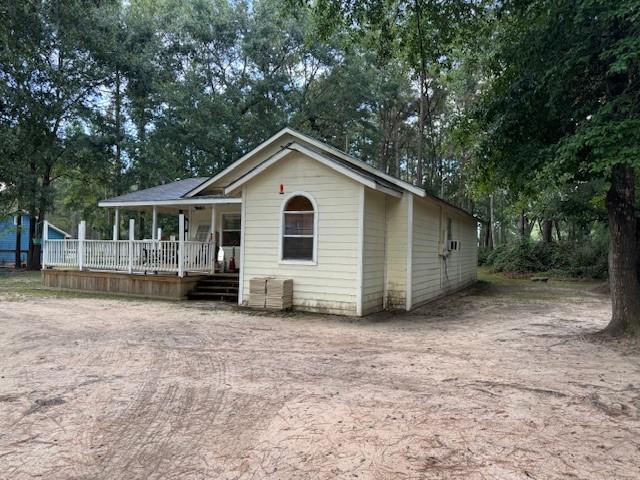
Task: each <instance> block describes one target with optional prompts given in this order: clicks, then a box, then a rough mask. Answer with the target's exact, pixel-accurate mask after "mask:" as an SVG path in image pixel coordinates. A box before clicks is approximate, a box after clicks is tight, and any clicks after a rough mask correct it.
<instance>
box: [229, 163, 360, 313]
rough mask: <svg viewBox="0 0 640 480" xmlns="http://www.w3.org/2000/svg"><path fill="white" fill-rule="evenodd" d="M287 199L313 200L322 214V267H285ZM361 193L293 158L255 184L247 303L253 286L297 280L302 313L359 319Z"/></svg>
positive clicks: (249, 216)
mask: <svg viewBox="0 0 640 480" xmlns="http://www.w3.org/2000/svg"><path fill="white" fill-rule="evenodd" d="M280 184H283V185H284V188H285V191H286V193H287V194H288V193H292V192H295V191H300V192H306V193H308V194H309V195H311V196H312V197H313V198H314V199H315V201H316V203H317V205H318V212H316V214H317V215H319V217H318V237H317V238H318V251H317V256H318V258H317V260H318V263H317V265H290V264H281V263H280V262H279V260H280V259H279V245H280V242H281V237H280V234H281V225H280V223H281V214H280V212H281V207H282V202H283V200H284V198H285V197H284V196H283V195H280V194H279V187H280ZM360 191H361V187H360V185H358V184H357V183H355V182H354V181H352V180H350V179H348V178H347V177H345V176H343V175H342V174H339V173H337V172H334V171H333V170H331V169H330V168H328V167H326V166H324V165H322V164H321V163H319V162H317V161H315V160H312V159H309V158H306V157H305V156H303V155H302V154H296V155H291V156H289V157H287V158H285V159H283V160H280V161H279V162H278V163H276V164H275V165H273V166H272V167H270V168H268V169H267V170H265V171H264V172H262V173H261V174H260V175H258V176H257V177H255V178H254V179H252V180H251V181H249V182H248V183H247V185H246V194H245V209H246V211H245V234H244V242H245V246H244V256H245V257H244V273H243V285H242V288H243V301H247V300H248V299H249V281H250V279H251V278H254V277H262V276H274V277H279V278H292V279H293V304H294V307H295V308H297V309H299V310H309V311H318V312H327V313H337V314H347V315H354V314H355V313H356V282H357V268H358V267H357V266H358V212H359V202H360Z"/></svg>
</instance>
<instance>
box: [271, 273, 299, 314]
mask: <svg viewBox="0 0 640 480" xmlns="http://www.w3.org/2000/svg"><path fill="white" fill-rule="evenodd" d="M292 306H293V280H292V279H290V278H287V279H280V278H270V279H269V280H268V281H267V299H266V308H268V309H269V310H286V309H289V308H291V307H292Z"/></svg>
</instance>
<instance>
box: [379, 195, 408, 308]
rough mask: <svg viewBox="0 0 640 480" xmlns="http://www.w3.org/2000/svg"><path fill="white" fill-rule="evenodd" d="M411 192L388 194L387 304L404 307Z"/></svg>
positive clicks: (392, 306) (391, 306)
mask: <svg viewBox="0 0 640 480" xmlns="http://www.w3.org/2000/svg"><path fill="white" fill-rule="evenodd" d="M409 195H410V194H407V193H405V194H403V195H402V198H395V197H391V196H387V198H386V200H387V239H386V246H385V248H386V252H387V255H386V262H387V306H388V307H389V308H404V307H405V301H406V294H407V291H406V288H407V253H408V248H407V247H408V228H409V226H408V209H409V200H408V196H409Z"/></svg>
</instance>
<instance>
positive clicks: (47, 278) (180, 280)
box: [42, 269, 238, 301]
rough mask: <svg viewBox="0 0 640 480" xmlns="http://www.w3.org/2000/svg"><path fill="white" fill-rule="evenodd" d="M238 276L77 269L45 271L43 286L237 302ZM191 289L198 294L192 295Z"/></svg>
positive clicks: (155, 296)
mask: <svg viewBox="0 0 640 480" xmlns="http://www.w3.org/2000/svg"><path fill="white" fill-rule="evenodd" d="M237 278H238V275H237V274H214V275H209V274H205V273H202V274H200V273H191V274H187V275H185V276H183V277H180V276H177V275H175V274H173V275H171V274H158V275H144V274H136V273H126V272H97V271H91V270H82V271H80V270H77V269H45V270H42V285H43V286H45V287H48V288H53V289H60V290H73V291H81V292H102V293H112V294H117V295H128V296H136V297H144V298H156V299H163V300H186V299H188V298H193V299H198V300H226V301H237V299H238V293H237V288H238V287H237V285H238V283H237ZM200 282H202V283H201V284H200ZM220 282H222V285H219V284H220ZM234 282H235V283H234ZM233 288H235V292H233ZM191 292H194V293H195V295H193V296H191V295H190V293H191Z"/></svg>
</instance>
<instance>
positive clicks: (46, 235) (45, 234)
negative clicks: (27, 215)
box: [42, 220, 49, 270]
mask: <svg viewBox="0 0 640 480" xmlns="http://www.w3.org/2000/svg"><path fill="white" fill-rule="evenodd" d="M48 241H49V222H47V221H46V220H45V221H44V222H42V270H45V269H46V268H47V249H48V245H47V242H48Z"/></svg>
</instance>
